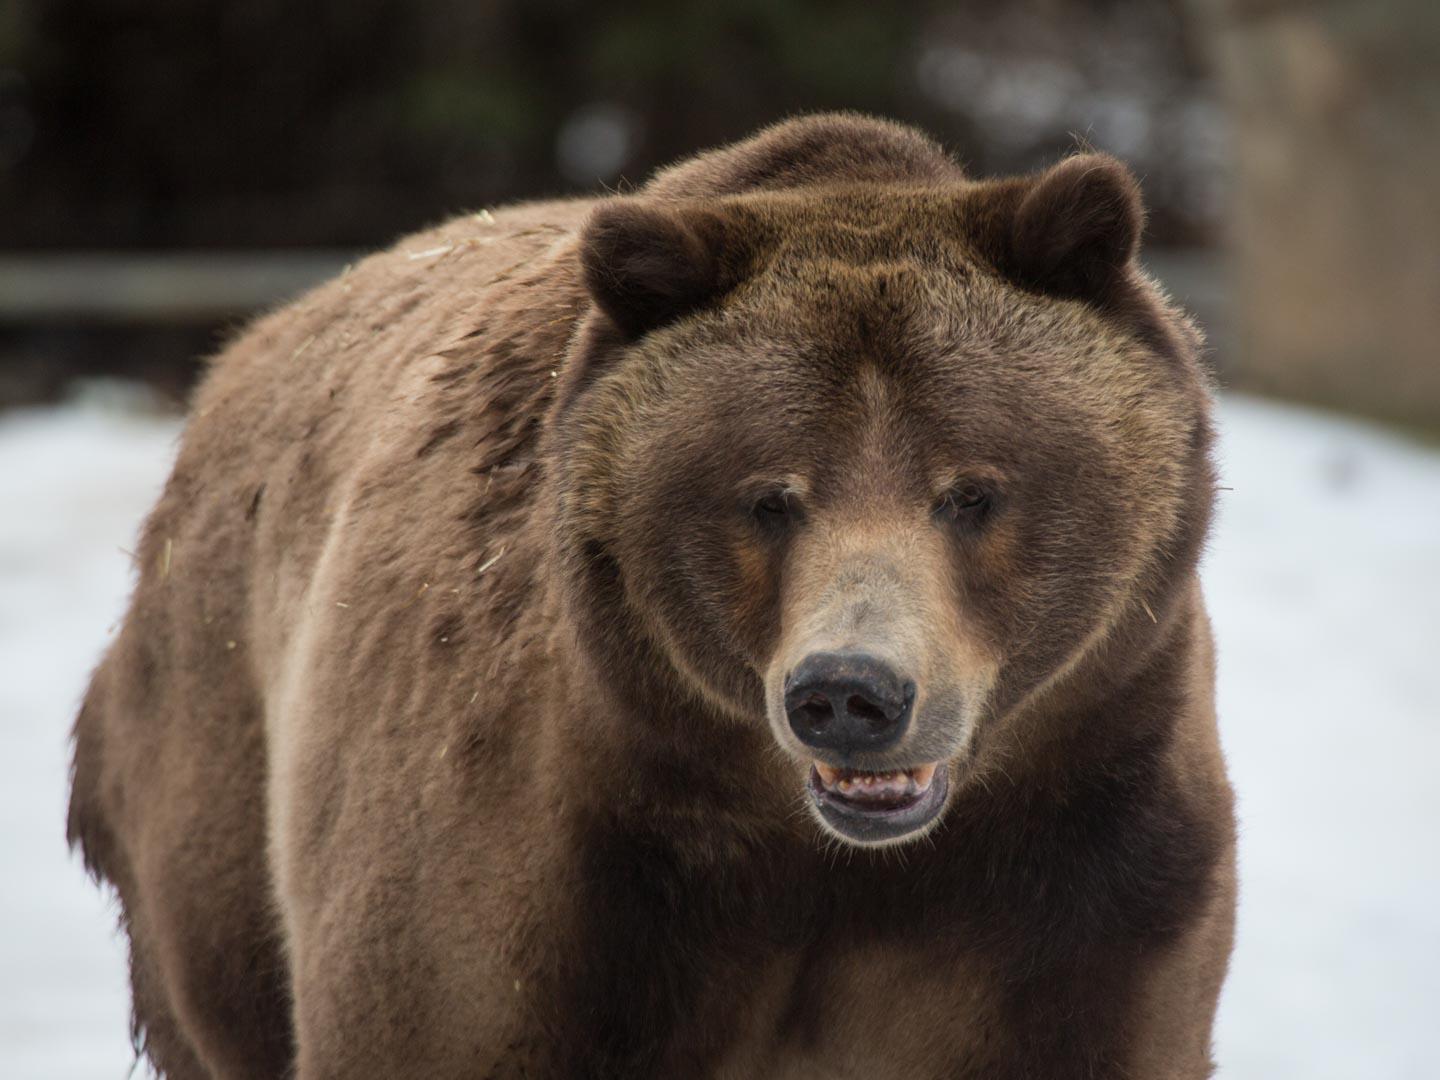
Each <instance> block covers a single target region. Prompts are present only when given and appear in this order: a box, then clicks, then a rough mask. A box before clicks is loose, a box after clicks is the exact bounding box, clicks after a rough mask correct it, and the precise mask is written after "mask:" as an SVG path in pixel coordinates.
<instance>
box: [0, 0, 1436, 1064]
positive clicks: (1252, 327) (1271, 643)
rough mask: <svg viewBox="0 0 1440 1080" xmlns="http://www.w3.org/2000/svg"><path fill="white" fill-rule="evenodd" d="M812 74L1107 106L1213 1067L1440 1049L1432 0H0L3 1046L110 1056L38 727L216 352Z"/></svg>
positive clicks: (1038, 134) (975, 169)
mask: <svg viewBox="0 0 1440 1080" xmlns="http://www.w3.org/2000/svg"><path fill="white" fill-rule="evenodd" d="M833 108H848V109H859V110H864V111H868V112H873V113H879V114H883V115H886V116H890V117H894V118H897V119H901V120H907V121H911V122H914V123H916V124H919V125H921V126H922V127H924V128H926V129H927V130H928V131H930V132H931V133H932V134H934V135H935V136H936V137H938V138H939V139H940V140H941V141H942V142H944V143H945V144H946V145H947V146H948V147H950V148H951V149H952V150H953V151H954V152H955V153H956V155H957V156H958V157H959V158H960V159H961V160H962V161H964V162H965V163H966V164H967V166H968V167H969V169H970V170H971V172H972V173H974V174H976V175H988V174H993V173H1006V172H1016V171H1024V170H1030V169H1034V168H1038V167H1041V166H1043V165H1046V164H1048V163H1050V162H1053V161H1054V160H1055V159H1056V158H1058V157H1059V156H1061V155H1063V154H1065V153H1067V152H1070V151H1072V150H1074V149H1076V148H1077V147H1079V146H1082V145H1089V146H1094V147H1097V148H1099V149H1103V150H1107V151H1110V152H1112V153H1114V154H1116V155H1118V156H1120V157H1122V158H1124V159H1125V160H1127V161H1128V162H1130V163H1131V165H1132V166H1133V167H1134V169H1135V171H1136V173H1137V174H1138V175H1139V176H1140V177H1141V178H1142V181H1143V185H1144V189H1145V192H1146V196H1147V200H1148V203H1149V206H1150V211H1151V217H1150V227H1149V234H1148V237H1147V245H1148V246H1147V254H1146V259H1147V262H1148V263H1149V265H1150V267H1151V269H1152V270H1153V271H1154V272H1155V273H1156V274H1157V275H1158V276H1159V277H1160V278H1161V279H1162V280H1163V281H1164V282H1165V283H1166V284H1167V285H1168V286H1169V288H1170V289H1171V290H1172V291H1173V292H1174V293H1175V295H1176V296H1177V298H1178V299H1180V300H1181V301H1182V302H1183V303H1184V304H1185V305H1186V306H1187V307H1189V308H1190V309H1191V310H1192V311H1194V312H1195V313H1196V314H1197V316H1198V317H1199V318H1200V320H1201V321H1202V323H1203V324H1204V325H1205V328H1206V330H1207V333H1208V336H1209V339H1210V343H1211V361H1212V363H1213V365H1214V367H1215V369H1216V372H1217V374H1218V376H1219V383H1220V385H1221V387H1222V388H1223V394H1222V399H1221V423H1222V428H1223V433H1224V441H1223V443H1222V452H1221V456H1222V465H1223V469H1224V473H1225V481H1224V482H1225V483H1226V485H1227V488H1229V489H1232V490H1228V491H1226V492H1223V493H1222V506H1221V514H1220V524H1219V526H1218V528H1217V533H1216V538H1215V542H1214V544H1213V545H1212V550H1211V553H1210V556H1209V558H1208V560H1207V564H1206V570H1205V572H1206V578H1207V587H1208V588H1209V592H1210V596H1211V604H1212V609H1213V610H1214V614H1215V620H1216V627H1217V635H1218V637H1219V642H1220V654H1221V665H1222V671H1221V711H1222V724H1223V727H1224V737H1225V741H1226V746H1227V749H1228V751H1229V753H1230V757H1231V761H1232V768H1233V771H1234V774H1235V779H1236V783H1237V787H1238V788H1239V790H1240V798H1241V813H1242V819H1243V822H1244V837H1243V847H1242V865H1243V875H1244V900H1243V903H1242V918H1241V931H1240V944H1239V948H1238V949H1237V953H1236V958H1235V965H1234V969H1233V971H1234V974H1233V977H1232V980H1231V983H1230V986H1229V988H1228V990H1227V994H1226V999H1225V1003H1224V1007H1223V1010H1222V1015H1221V1024H1220V1030H1219V1033H1218V1051H1217V1052H1218V1057H1219V1060H1220V1062H1221V1066H1222V1067H1221V1073H1220V1075H1221V1076H1222V1077H1237V1078H1240V1077H1244V1078H1250V1077H1256V1078H1259V1077H1266V1078H1273V1077H1277V1076H1286V1077H1289V1076H1295V1077H1320V1078H1332V1077H1333V1078H1335V1080H1345V1078H1361V1077H1363V1078H1367V1080H1368V1078H1390V1077H1394V1078H1407V1080H1408V1078H1412V1077H1413V1078H1416V1080H1420V1078H1426V1080H1433V1078H1434V1077H1436V1076H1440V1050H1437V1049H1436V1048H1435V1046H1434V1043H1433V1038H1432V1036H1431V1031H1430V1028H1431V1026H1432V1025H1433V1017H1434V1015H1435V1013H1436V1010H1437V1008H1440V965H1436V964H1435V962H1434V961H1435V960H1436V958H1437V957H1440V929H1437V916H1436V915H1435V914H1434V913H1435V911H1437V910H1440V854H1437V852H1440V842H1437V839H1436V836H1435V831H1436V825H1437V823H1440V795H1437V791H1440V789H1437V787H1436V786H1435V784H1434V783H1433V780H1432V778H1431V775H1430V770H1431V768H1432V764H1433V763H1435V762H1437V761H1440V734H1437V731H1440V726H1437V721H1440V677H1437V671H1436V668H1437V663H1436V662H1437V660H1440V449H1437V448H1440V348H1437V342H1440V4H1436V3H1435V2H1434V0H1368V2H1367V0H1313V2H1305V0H1145V2H1142V0H952V2H949V3H939V2H909V3H902V2H897V3H888V4H879V3H874V2H861V0H709V2H699V0H664V2H661V0H639V2H635V3H631V4H627V5H600V4H593V3H582V2H580V0H490V2H486V0H468V2H458V0H310V2H309V3H304V4H296V3H292V2H281V0H247V2H245V3H234V2H221V0H3V2H0V738H3V739H4V740H5V742H4V744H3V746H0V749H3V753H0V814H3V817H0V826H3V832H0V844H3V845H4V847H3V849H0V853H3V855H4V859H3V861H0V868H3V869H0V880H3V881H4V882H5V884H3V885H0V1073H3V1074H4V1075H7V1076H10V1075H13V1076H34V1077H41V1076H77V1077H78V1076H117V1077H118V1076H120V1075H122V1073H123V1070H124V1069H125V1068H126V1067H127V1066H128V1063H129V1060H130V1052H129V1049H128V1047H127V1045H126V1041H125V1019H124V1015H125V989H124V985H123V950H122V949H121V948H120V946H119V944H118V943H117V941H116V939H115V937H114V935H113V934H112V933H111V926H112V923H113V913H107V912H106V910H105V907H104V902H103V900H102V899H101V898H100V896H99V894H98V893H96V892H95V891H94V890H93V889H91V888H90V886H89V885H88V884H87V883H86V882H85V881H84V879H83V876H82V875H81V873H80V871H79V869H78V867H77V866H76V865H75V864H74V863H73V862H70V861H68V860H67V858H66V855H65V852H64V848H63V843H62V840H61V836H60V833H61V821H62V807H63V800H64V767H65V745H64V738H65V733H66V730H67V728H68V725H69V722H70V717H71V713H72V711H73V708H74V706H75V704H76V702H77V701H78V698H79V694H80V692H81V690H82V688H83V684H84V680H85V677H86V675H87V673H88V669H89V667H90V665H91V664H93V662H94V661H95V659H96V658H97V657H98V654H99V651H100V650H101V649H102V648H103V645H104V640H105V635H106V632H107V626H109V624H110V623H112V622H113V620H114V618H115V617H116V616H117V615H118V614H119V612H120V611H121V610H122V608H123V600H124V597H125V595H126V592H127V591H128V588H129V565H128V555H127V554H126V552H125V550H124V549H127V548H128V547H129V545H130V543H131V541H132V539H133V537H134V535H135V533H136V530H137V528H138V523H139V520H140V517H141V515H142V514H143V513H144V511H145V509H146V507H147V505H148V502H149V501H150V500H151V499H153V497H154V495H155V493H156V492H157V490H158V485H159V484H160V483H161V482H162V480H163V477H164V474H165V471H166V469H167V467H168V463H169V458H170V455H171V453H172V446H173V438H174V435H175V432H176V431H177V430H178V419H177V417H178V415H179V410H180V409H181V408H182V407H183V402H184V400H185V396H186V393H187V391H188V389H189V388H190V387H191V386H192V385H193V383H194V380H195V379H196V378H197V376H198V375H199V374H200V373H201V372H202V371H203V360H204V358H205V357H206V356H208V355H211V354H213V353H214V352H215V351H216V350H217V349H218V347H219V346H220V344H221V343H223V341H224V340H225V339H226V337H227V336H228V335H230V334H232V333H233V332H234V331H235V330H236V329H237V328H238V327H239V326H241V325H243V323H244V321H245V320H246V319H247V318H248V317H250V315H252V314H253V313H254V312H255V311H257V310H259V309H261V308H264V307H266V306H269V305H272V304H274V303H277V302H279V301H281V300H283V299H284V298H286V297H288V296H290V295H293V294H294V293H296V292H297V291H299V290H301V289H303V288H305V287H307V286H308V285H310V284H312V283H314V282H316V281H318V280H321V279H323V278H324V277H326V276H328V275H330V274H332V273H335V272H338V271H339V270H340V269H341V268H342V267H343V266H344V265H345V264H346V263H347V262H349V261H351V260H352V259H353V258H354V257H355V256H356V255H357V254H358V253H361V252H363V251H365V250H367V249H370V248H374V247H376V246H380V245H385V244H388V243H390V242H391V241H393V240H394V239H396V238H398V237H399V236H401V235H403V234H405V233H406V232H409V231H412V230H414V229H416V228H419V227H421V226H424V225H427V224H430V223H433V222H435V221H437V220H439V219H442V218H444V217H446V216H448V215H450V214H453V213H458V212H462V211H473V210H477V209H480V208H483V207H487V206H492V205H495V204H497V203H501V202H505V201H509V200H516V199H522V198H530V197H536V196H544V195H555V194H565V193H584V192H594V191H598V190H601V189H620V190H623V189H625V188H626V187H627V186H630V185H634V184H638V183H640V182H643V180H644V179H645V178H646V176H647V175H648V174H649V173H650V172H651V171H652V170H653V169H654V168H655V167H656V166H658V165H660V164H663V163H665V162H668V161H671V160H673V159H675V158H676V157H679V156H682V155H685V154H688V153H690V152H692V151H694V150H697V149H702V148H705V147H708V146H712V145H714V144H716V143H720V142H724V141H728V140H731V139H734V138H738V137H741V136H744V135H745V134H747V133H749V132H751V131H753V130H754V129H755V128H756V127H758V126H761V125H763V124H765V123H767V122H770V121H773V120H775V119H778V118H781V117H784V116H787V115H791V114H794V113H796V112H801V111H813V110H821V109H833Z"/></svg>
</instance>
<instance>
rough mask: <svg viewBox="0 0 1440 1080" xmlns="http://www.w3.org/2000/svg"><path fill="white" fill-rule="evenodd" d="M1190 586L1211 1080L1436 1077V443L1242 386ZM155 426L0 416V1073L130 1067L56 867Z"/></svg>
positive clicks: (96, 937) (103, 955)
mask: <svg viewBox="0 0 1440 1080" xmlns="http://www.w3.org/2000/svg"><path fill="white" fill-rule="evenodd" d="M1222 423H1223V429H1224V436H1223V450H1222V461H1223V472H1224V476H1225V481H1224V482H1225V483H1227V484H1228V485H1231V486H1232V487H1233V490H1232V491H1228V492H1225V493H1224V494H1223V498H1222V505H1221V514H1220V519H1219V523H1218V527H1217V531H1216V535H1215V539H1214V541H1213V543H1212V545H1211V549H1210V553H1209V555H1208V557H1207V560H1206V566H1205V578H1206V585H1207V589H1208V595H1209V599H1210V604H1211V609H1212V612H1213V615H1214V620H1215V628H1216V634H1217V637H1218V640H1219V646H1220V713H1221V723H1222V727H1223V732H1224V738H1225V745H1226V749H1227V751H1228V753H1229V757H1230V767H1231V772H1232V776H1233V778H1234V781H1235V784H1236V787H1237V788H1238V790H1239V793H1240V810H1241V817H1242V842H1241V860H1242V887H1243V898H1242V903H1241V913H1240V931H1239V944H1238V947H1237V949H1236V952H1235V958H1234V962H1233V965H1232V969H1231V972H1232V973H1231V977H1230V981H1229V984H1228V986H1227V990H1226V994H1225V998H1224V1001H1223V1004H1222V1008H1221V1014H1220V1022H1219V1028H1218V1033H1217V1052H1218V1056H1219V1060H1220V1063H1221V1068H1220V1076H1221V1077H1224V1078H1226V1080H1273V1078H1276V1077H1304V1078H1306V1080H1362V1078H1363V1080H1431V1078H1433V1077H1435V1076H1440V1042H1437V1040H1436V1039H1435V1038H1434V1034H1433V1031H1432V1029H1433V1027H1434V1023H1435V1016H1436V1013H1437V1009H1440V963H1437V961H1440V842H1437V837H1436V835H1435V833H1436V828H1435V827H1436V824H1437V823H1440V784H1436V783H1435V782H1434V780H1433V779H1432V771H1434V770H1440V723H1437V721H1440V449H1435V448H1429V447H1423V446H1420V445H1417V444H1414V443H1411V442H1408V441H1406V440H1404V439H1402V438H1399V437H1396V436H1393V435H1391V434H1388V433H1385V432H1383V431H1381V430H1378V429H1375V428H1372V427H1369V426H1366V425H1363V424H1359V423H1356V422H1353V421H1347V420H1342V419H1339V418H1336V417H1333V416H1328V415H1324V414H1319V413H1315V412H1310V411H1306V410H1302V409H1298V408H1292V407H1284V406H1277V405H1274V404H1270V403H1262V402H1260V401H1255V400H1249V399H1245V398H1235V397H1232V398H1229V399H1227V400H1226V401H1225V402H1224V404H1223V407H1222ZM177 430H178V427H177V424H176V422H175V421H173V420H170V419H162V418H157V417H155V416H153V415H147V414H145V413H143V412H137V411H136V410H134V409H117V408H115V407H113V406H105V405H103V404H97V403H94V402H91V403H82V404H75V405H69V406H65V407H62V408H56V409H48V410H40V411H26V412H16V413H10V414H7V415H4V416H0V507H3V508H4V510H3V517H0V733H3V736H0V737H3V743H0V746H3V751H4V752H3V754H0V1076H5V1077H15V1078H17V1080H19V1078H25V1080H52V1078H53V1080H61V1078H65V1080H68V1078H77V1080H78V1078H94V1077H114V1078H116V1080H119V1078H120V1077H122V1076H124V1075H125V1074H126V1070H127V1069H128V1068H129V1067H130V1064H131V1054H130V1050H129V1046H128V1044H127V1035H126V1033H127V1027H126V1025H127V1019H126V1018H127V1010H128V1004H127V997H126V984H125V974H124V949H123V946H122V944H121V942H120V941H119V940H117V937H116V935H115V933H114V925H115V911H114V907H113V905H112V903H111V902H110V901H109V900H108V899H105V898H102V896H101V894H100V893H99V892H98V891H97V890H96V889H95V888H94V887H93V886H92V885H91V884H90V883H89V881H88V880H87V879H86V878H85V876H84V874H83V872H82V871H81V869H80V867H79V865H78V863H77V862H76V861H74V860H73V859H71V858H69V857H68V856H67V853H66V850H65V845H64V839H63V831H64V804H65V784H66V767H67V755H68V747H67V734H68V731H69V727H70V723H71V718H72V716H73V713H74V710H75V707H76V705H77V703H78V700H79V697H80V694H81V692H82V690H83V689H84V685H85V680H86V678H87V676H88V673H89V670H90V668H91V666H92V665H93V663H94V662H95V660H96V659H97V657H98V656H99V654H100V651H101V649H102V648H103V646H104V644H105V641H106V639H107V634H108V633H109V628H110V627H111V626H112V624H113V623H114V621H115V620H116V619H117V618H118V617H119V615H120V613H121V611H122V610H123V603H124V598H125V595H126V593H127V591H128V589H129V586H130V581H131V572H130V560H129V557H128V556H127V555H126V554H125V553H124V551H123V550H122V549H124V548H128V547H130V546H131V545H132V544H133V542H134V538H135V535H136V532H137V529H138V525H139V521H140V518H141V516H142V515H143V513H144V512H145V510H146V508H147V507H148V505H149V503H150V502H151V501H152V500H153V499H154V497H155V496H156V494H157V493H158V491H159V488H160V485H161V483H162V481H163V479H164V476H165V472H166V469H167V468H168V465H169V460H170V456H171V454H172V452H173V443H174V437H175V434H176V432H177Z"/></svg>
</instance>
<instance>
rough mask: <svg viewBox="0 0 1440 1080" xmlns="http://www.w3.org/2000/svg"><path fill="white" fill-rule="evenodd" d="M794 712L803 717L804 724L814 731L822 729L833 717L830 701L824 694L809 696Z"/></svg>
mask: <svg viewBox="0 0 1440 1080" xmlns="http://www.w3.org/2000/svg"><path fill="white" fill-rule="evenodd" d="M795 712H797V713H799V714H800V715H801V716H802V717H804V719H805V722H806V723H807V724H809V725H810V727H811V728H812V729H815V730H818V729H820V728H822V727H824V726H825V725H826V724H828V723H829V722H830V720H831V718H832V717H834V715H835V710H834V709H832V708H831V707H830V699H829V698H827V697H825V695H824V694H813V695H811V696H810V697H809V698H808V699H807V700H806V701H804V702H803V703H802V704H801V705H799V706H798V707H796V709H795Z"/></svg>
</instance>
